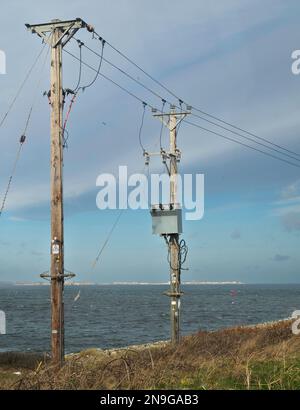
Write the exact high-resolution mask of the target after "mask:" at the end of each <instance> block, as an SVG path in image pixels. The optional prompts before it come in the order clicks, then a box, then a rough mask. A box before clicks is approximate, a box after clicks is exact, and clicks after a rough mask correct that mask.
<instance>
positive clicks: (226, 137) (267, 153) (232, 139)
mask: <svg viewBox="0 0 300 410" xmlns="http://www.w3.org/2000/svg"><path fill="white" fill-rule="evenodd" d="M107 44H108V43H107ZM64 52H65V53H67V54H68V55H70V56H71V57H73V58H75V59H76V60H78V61H79V58H78V57H77V56H75V55H74V54H72V53H71V52H69V51H68V50H65V49H64ZM82 64H83V65H85V66H86V67H88V68H89V69H91V70H93V71H95V72H97V69H95V68H94V67H92V66H91V65H90V64H88V63H86V62H85V61H82ZM100 76H102V77H103V78H105V79H106V80H108V81H109V82H111V83H112V84H114V85H115V86H117V87H118V88H120V89H121V90H123V91H124V92H126V93H127V94H128V95H130V96H131V97H133V98H134V99H136V100H137V101H139V102H141V103H144V102H146V101H144V100H143V99H142V98H140V97H138V96H137V95H136V94H134V93H133V92H131V91H129V90H128V89H126V88H125V87H123V86H121V85H120V84H118V83H117V82H116V81H114V80H112V79H111V78H109V77H108V76H106V75H104V74H102V73H100ZM146 104H147V106H149V107H150V108H152V109H154V110H156V111H157V112H160V110H159V109H157V108H156V107H154V106H153V105H151V104H150V103H148V102H146ZM184 122H185V123H187V124H190V125H193V126H196V127H198V128H200V129H202V130H203V131H207V132H210V133H212V134H214V135H217V136H219V137H221V138H224V139H226V140H228V141H231V142H234V143H236V144H239V145H242V146H244V147H246V148H249V149H251V150H253V151H256V152H260V153H262V154H264V155H267V156H269V157H271V158H273V159H277V160H279V161H282V162H285V163H286V164H289V165H292V166H295V167H298V168H300V166H299V165H297V164H295V163H293V162H291V161H288V160H286V159H284V158H281V157H278V156H276V155H273V154H271V153H270V152H266V151H263V150H261V149H259V148H256V147H253V146H251V145H248V144H246V143H244V142H242V141H239V140H236V139H234V138H231V137H228V136H225V135H223V134H220V133H218V132H216V131H213V130H210V129H208V128H205V127H202V126H200V125H199V124H195V123H192V122H190V121H187V120H184ZM280 154H281V155H282V153H280Z"/></svg>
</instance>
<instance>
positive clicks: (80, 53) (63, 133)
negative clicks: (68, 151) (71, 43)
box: [62, 39, 105, 148]
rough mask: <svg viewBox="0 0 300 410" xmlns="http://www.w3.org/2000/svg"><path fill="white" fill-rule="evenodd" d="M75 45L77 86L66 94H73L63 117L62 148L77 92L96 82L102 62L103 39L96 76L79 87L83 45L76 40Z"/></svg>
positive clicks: (65, 146)
mask: <svg viewBox="0 0 300 410" xmlns="http://www.w3.org/2000/svg"><path fill="white" fill-rule="evenodd" d="M77 43H78V46H79V76H78V81H77V85H76V87H75V88H74V90H68V92H69V93H71V94H73V95H72V98H71V101H70V104H69V108H68V111H67V114H66V117H65V120H64V124H63V127H62V138H63V148H67V147H68V144H67V140H68V139H69V133H67V134H68V135H67V138H66V137H65V133H66V132H67V128H66V127H67V123H68V121H69V117H70V114H71V111H72V108H73V105H74V103H75V100H76V98H77V95H78V93H79V91H81V90H82V91H83V92H84V91H85V90H86V89H87V88H89V87H91V86H92V85H93V84H94V83H95V82H96V80H97V78H98V77H99V74H100V70H101V66H102V61H103V53H104V45H105V40H103V39H102V40H101V44H102V48H101V55H100V60H99V65H98V69H97V71H96V75H95V77H94V78H93V80H92V81H91V82H90V83H88V84H86V85H84V86H80V83H81V74H82V46H83V45H84V43H83V42H82V41H80V40H77Z"/></svg>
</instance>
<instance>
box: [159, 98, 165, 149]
mask: <svg viewBox="0 0 300 410" xmlns="http://www.w3.org/2000/svg"><path fill="white" fill-rule="evenodd" d="M165 104H166V100H162V107H161V113H162V114H163V113H164V108H165ZM163 120H164V118H163V117H162V119H161V125H160V133H159V146H160V151H162V150H163V147H162V135H163V129H164V121H163Z"/></svg>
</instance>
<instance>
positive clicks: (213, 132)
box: [183, 120, 300, 168]
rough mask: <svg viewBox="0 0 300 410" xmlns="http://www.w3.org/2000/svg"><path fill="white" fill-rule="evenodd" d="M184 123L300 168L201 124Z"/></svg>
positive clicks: (298, 166)
mask: <svg viewBox="0 0 300 410" xmlns="http://www.w3.org/2000/svg"><path fill="white" fill-rule="evenodd" d="M183 122H185V123H186V124H189V125H193V126H194V127H197V128H200V129H201V130H203V131H207V132H210V133H211V134H214V135H217V136H218V137H221V138H224V139H226V140H228V141H232V142H235V143H236V144H239V145H242V146H244V147H246V148H250V149H252V150H254V151H257V152H260V153H261V154H264V155H267V156H269V157H271V158H274V159H277V160H279V161H282V162H286V163H287V164H290V165H293V166H294V167H297V168H300V165H298V164H295V163H293V162H290V161H288V160H286V159H284V158H280V157H277V156H276V155H273V154H270V153H269V152H266V151H263V150H261V149H259V148H256V147H253V146H251V145H248V144H245V143H244V142H241V141H238V140H236V139H234V138H231V137H228V136H226V135H223V134H220V133H218V132H216V131H213V130H210V129H208V128H205V127H202V126H201V125H199V124H195V123H193V122H191V121H188V120H183Z"/></svg>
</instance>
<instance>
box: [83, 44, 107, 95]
mask: <svg viewBox="0 0 300 410" xmlns="http://www.w3.org/2000/svg"><path fill="white" fill-rule="evenodd" d="M100 41H101V45H102V47H101V55H100V60H99V65H98V69H97V72H96V75H95V77H94V78H93V80H92V81H91V82H90V83H88V84H87V85H85V86H82V87H80V88H81V89H82V91H85V90H86V88H89V87H91V86H92V85H93V84H94V83H95V81H96V80H97V79H98V77H99V74H100V70H101V66H102V61H103V52H104V46H105V40H103V39H101V40H100Z"/></svg>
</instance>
